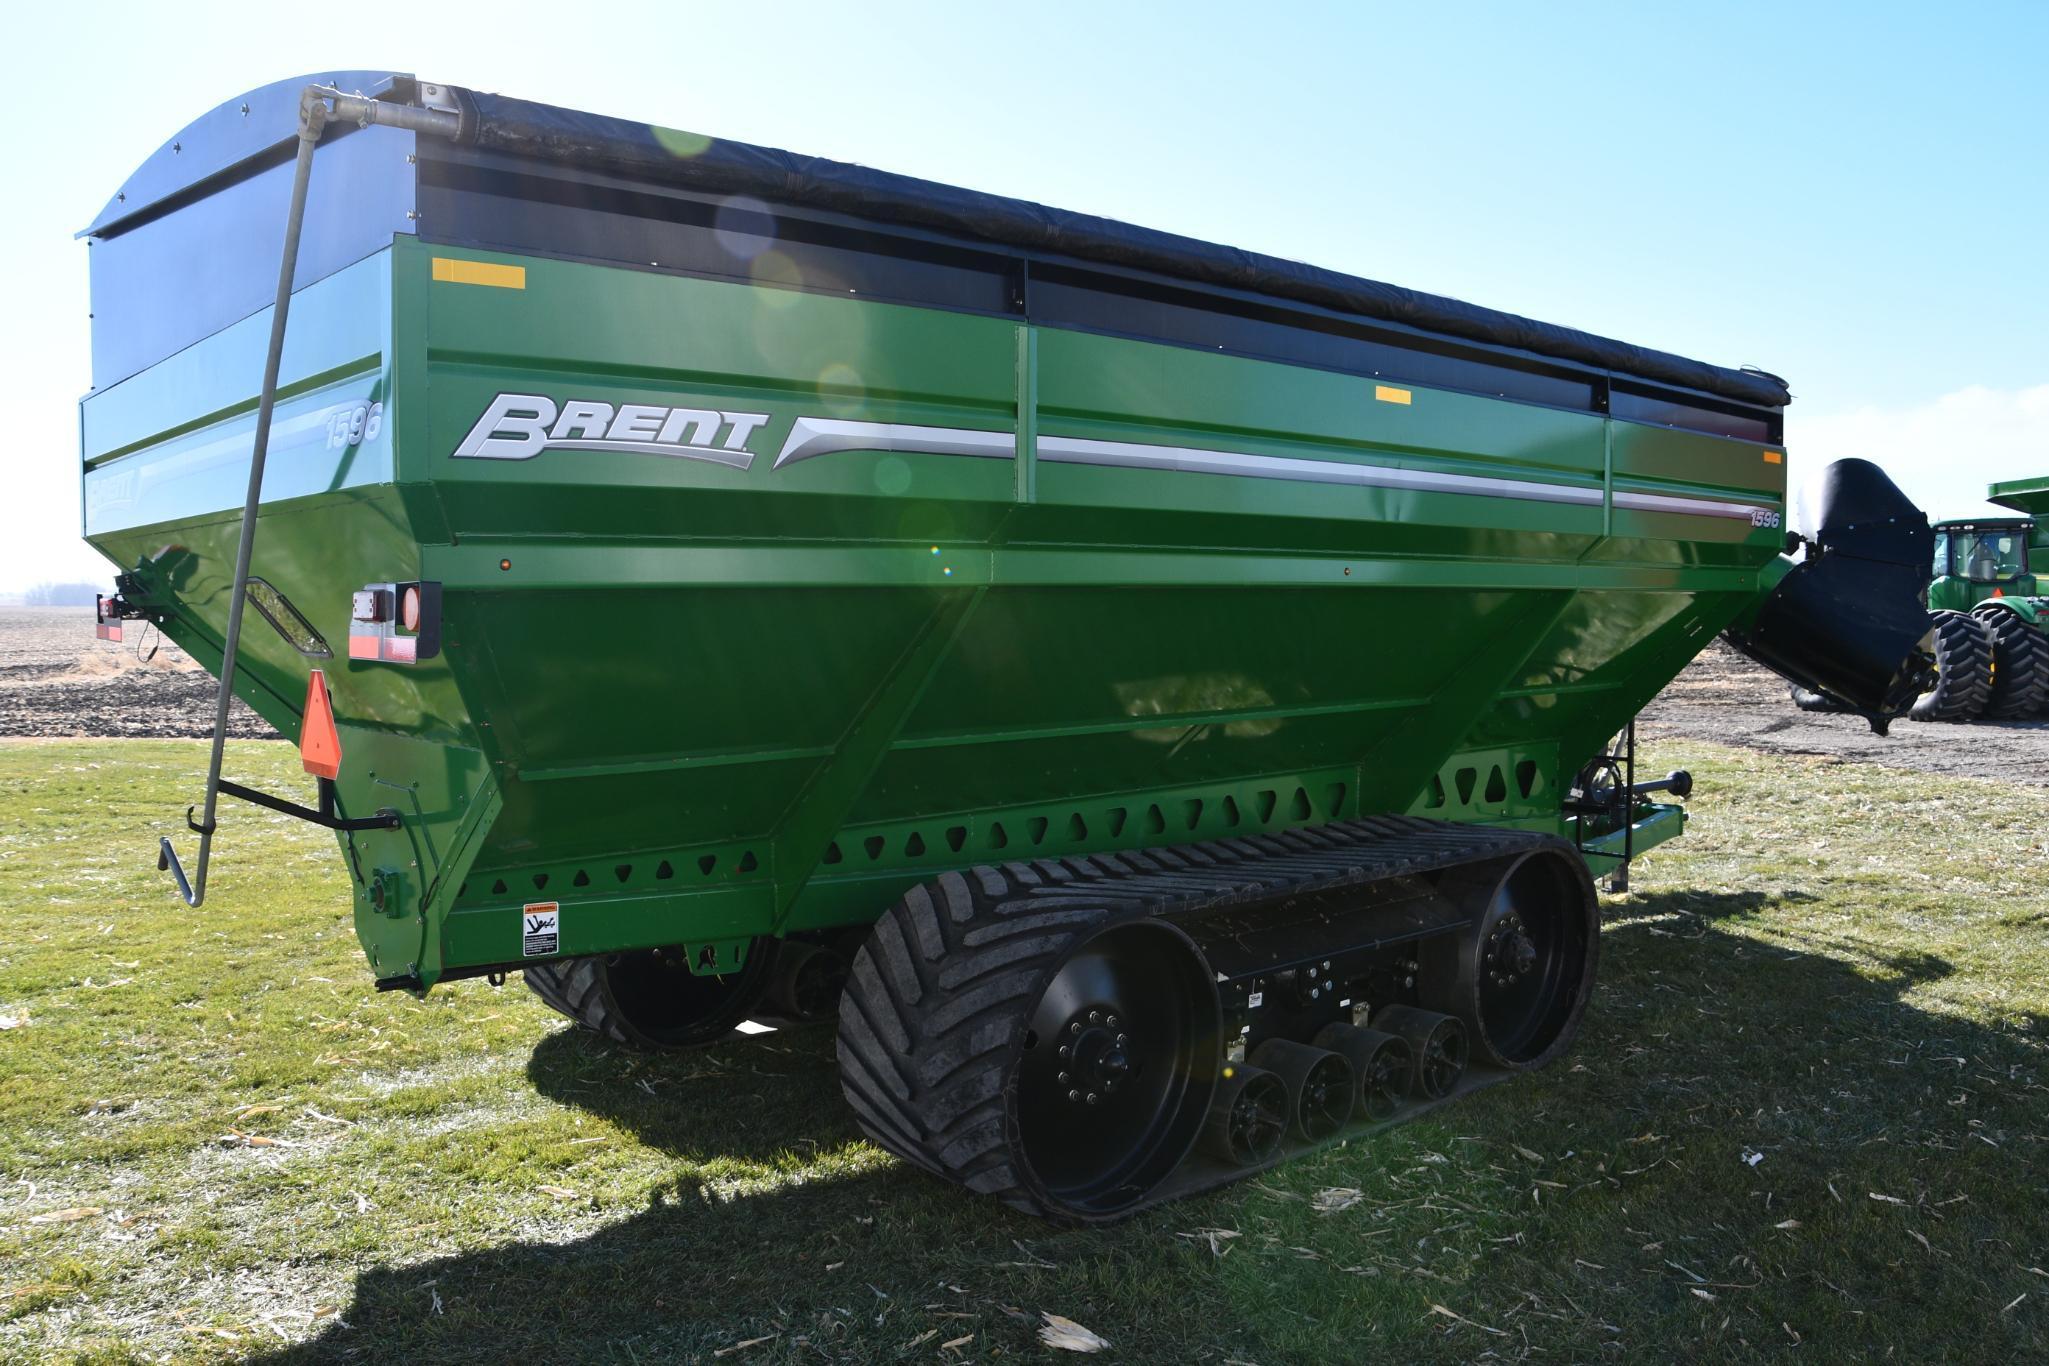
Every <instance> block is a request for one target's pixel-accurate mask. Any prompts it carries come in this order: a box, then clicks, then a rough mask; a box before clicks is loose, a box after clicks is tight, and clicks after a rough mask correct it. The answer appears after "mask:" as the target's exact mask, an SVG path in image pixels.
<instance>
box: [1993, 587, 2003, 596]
mask: <svg viewBox="0 0 2049 1366" xmlns="http://www.w3.org/2000/svg"><path fill="white" fill-rule="evenodd" d="M1992 596H1993V597H1995V598H2003V597H2005V596H2006V590H2005V589H2004V588H1995V589H1993V590H1992Z"/></svg>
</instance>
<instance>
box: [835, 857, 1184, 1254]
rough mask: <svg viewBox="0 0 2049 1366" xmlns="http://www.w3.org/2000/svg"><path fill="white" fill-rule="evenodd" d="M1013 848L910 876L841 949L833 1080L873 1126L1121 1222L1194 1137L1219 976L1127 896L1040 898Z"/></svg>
mask: <svg viewBox="0 0 2049 1366" xmlns="http://www.w3.org/2000/svg"><path fill="white" fill-rule="evenodd" d="M1034 880H1036V873H1035V870H1034V869H1033V868H1032V867H1031V866H1030V865H1026V864H1013V865H1010V866H1008V867H1007V868H988V867H984V868H974V869H970V870H968V871H967V872H965V873H947V874H946V875H944V876H943V877H941V878H939V879H938V880H937V881H935V882H931V883H927V884H925V885H923V886H920V887H914V888H912V889H911V890H910V891H909V892H908V893H906V894H905V895H904V897H903V898H902V899H901V900H900V901H898V902H897V903H896V904H895V905H894V906H892V907H890V909H889V910H888V911H886V912H885V913H884V914H883V916H882V918H881V919H880V920H878V921H877V922H876V924H875V929H874V931H873V933H871V934H870V935H869V937H868V942H867V943H866V944H864V945H862V947H861V950H860V952H859V953H857V954H855V955H854V966H853V971H852V972H851V973H850V974H849V976H848V979H847V988H846V993H845V994H844V995H843V996H842V997H841V998H840V1029H839V1064H840V1084H841V1088H842V1090H843V1091H844V1092H845V1094H846V1098H847V1103H848V1105H850V1106H851V1107H852V1108H853V1111H854V1117H855V1119H856V1120H857V1121H858V1122H859V1123H860V1125H861V1127H862V1129H864V1130H865V1131H867V1133H868V1135H869V1137H871V1138H873V1139H874V1140H875V1141H876V1142H877V1143H879V1144H881V1145H882V1146H883V1147H885V1148H887V1149H889V1150H890V1151H891V1152H893V1153H895V1154H897V1155H898V1156H899V1157H902V1158H904V1159H905V1160H906V1161H909V1162H913V1163H915V1164H917V1165H918V1166H920V1167H923V1168H925V1169H926V1170H927V1171H930V1172H932V1173H934V1174H935V1175H938V1176H942V1177H945V1178H947V1179H948V1180H951V1181H956V1182H959V1183H960V1184H961V1185H963V1186H966V1187H967V1188H968V1189H970V1190H973V1191H979V1192H981V1193H982V1194H985V1195H993V1196H995V1197H996V1198H997V1199H999V1200H1002V1201H1003V1202H1004V1203H1006V1204H1008V1205H1011V1206H1013V1207H1015V1208H1017V1209H1020V1210H1023V1211H1025V1212H1026V1213H1028V1214H1038V1215H1043V1216H1046V1217H1049V1218H1053V1219H1057V1220H1061V1221H1064V1222H1070V1223H1098V1222H1103V1221H1107V1220H1110V1219H1115V1218H1117V1217H1118V1216H1119V1215H1120V1214H1123V1213H1125V1212H1128V1211H1129V1210H1131V1209H1132V1208H1133V1207H1135V1206H1136V1205H1137V1204H1139V1203H1140V1202H1141V1201H1142V1200H1143V1199H1144V1198H1145V1197H1146V1195H1147V1194H1148V1192H1150V1191H1151V1190H1152V1189H1153V1187H1155V1186H1156V1185H1158V1184H1159V1183H1160V1181H1161V1180H1163V1179H1164V1178H1165V1177H1166V1176H1167V1175H1168V1174H1169V1173H1170V1172H1172V1171H1173V1170H1174V1168H1175V1167H1176V1166H1178V1165H1179V1164H1180V1162H1181V1160H1182V1159H1183V1158H1184V1157H1186V1156H1187V1155H1188V1152H1189V1150H1190V1149H1191V1148H1192V1147H1193V1146H1194V1145H1195V1140H1196V1138H1197V1136H1198V1135H1199V1134H1200V1133H1201V1132H1202V1129H1203V1125H1204V1121H1205V1119H1206V1118H1207V1116H1208V1111H1209V1107H1210V1098H1211V1095H1212V1093H1213V1092H1214V1091H1215V1090H1216V1079H1217V1076H1218V1074H1219V1071H1220V1070H1221V1067H1222V1062H1223V1040H1222V1028H1221V1022H1220V1014H1219V1007H1218V1002H1217V989H1216V983H1215V982H1214V980H1213V979H1212V976H1211V973H1210V971H1209V968H1208V964H1207V960H1206V959H1204V957H1203V956H1202V953H1201V951H1200V950H1199V949H1197V948H1196V946H1195V944H1194V942H1193V941H1191V940H1190V939H1189V938H1188V936H1187V935H1186V934H1184V933H1183V932H1182V931H1181V930H1179V929H1177V928H1176V927H1175V926H1173V925H1172V924H1170V923H1168V922H1167V921H1165V920H1161V919H1158V918H1156V917H1153V916H1150V915H1148V914H1145V913H1144V912H1142V911H1137V910H1124V911H1111V910H1106V909H1102V908H1098V907H1091V906H1088V905H1085V904H1084V905H1076V904H1075V902H1074V901H1072V900H1068V901H1064V902H1063V901H1049V900H1045V899H1039V900H1034V899H1031V898H1030V897H1029V896H1028V893H1029V891H1030V887H1029V886H1028V885H1027V883H1029V882H1031V881H1034Z"/></svg>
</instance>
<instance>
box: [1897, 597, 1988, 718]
mask: <svg viewBox="0 0 2049 1366" xmlns="http://www.w3.org/2000/svg"><path fill="white" fill-rule="evenodd" d="M1928 619H1929V621H1930V623H1931V624H1933V626H1934V627H1935V686H1934V687H1932V688H1930V689H1929V690H1928V691H1927V692H1924V693H1922V694H1921V696H1920V699H1919V700H1918V701H1916V702H1915V703H1914V706H1913V710H1911V711H1910V712H1908V713H1907V714H1908V715H1909V716H1911V717H1913V718H1914V719H1915V720H1916V721H1969V720H1973V719H1974V718H1976V717H1977V716H1978V715H1979V714H1980V713H1982V712H1983V711H1984V710H1985V703H1986V701H1987V700H1988V699H1989V698H1990V697H1991V695H1992V639H1993V638H1992V628H1991V627H1990V626H1988V625H1986V624H1985V623H1984V622H1983V621H1980V620H1979V619H1978V618H1976V617H1974V616H1971V615H1969V614H1967V613H1964V612H1952V611H1950V610H1949V609H1948V608H1942V609H1940V610H1938V611H1934V612H1930V613H1929V614H1928Z"/></svg>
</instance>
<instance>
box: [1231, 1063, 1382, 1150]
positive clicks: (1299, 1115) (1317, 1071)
mask: <svg viewBox="0 0 2049 1366" xmlns="http://www.w3.org/2000/svg"><path fill="white" fill-rule="evenodd" d="M1252 1062H1253V1065H1254V1066H1256V1067H1264V1068H1266V1069H1267V1070H1268V1071H1270V1072H1272V1073H1273V1074H1274V1075H1275V1076H1277V1077H1279V1078H1280V1079H1281V1080H1282V1081H1283V1082H1285V1083H1287V1087H1288V1123H1289V1128H1290V1129H1291V1130H1292V1131H1293V1133H1294V1135H1295V1137H1297V1138H1300V1139H1306V1140H1307V1141H1309V1142H1311V1143H1321V1142H1322V1141H1323V1140H1324V1139H1326V1138H1329V1137H1330V1136H1331V1135H1332V1134H1335V1133H1336V1132H1337V1131H1338V1130H1340V1129H1342V1128H1344V1127H1345V1121H1346V1120H1348V1119H1350V1118H1351V1117H1352V1100H1353V1097H1354V1094H1355V1093H1356V1092H1357V1091H1358V1089H1359V1078H1358V1074H1357V1073H1355V1072H1353V1071H1352V1064H1350V1063H1349V1062H1346V1061H1345V1059H1344V1057H1343V1055H1342V1054H1338V1053H1332V1052H1330V1051H1329V1050H1328V1049H1323V1048H1312V1047H1310V1046H1309V1045H1308V1044H1306V1043H1296V1042H1295V1041H1294V1040H1293V1039H1268V1040H1267V1041H1266V1042H1265V1043H1263V1044H1261V1045H1260V1046H1259V1047H1258V1048H1255V1049H1253V1050H1252Z"/></svg>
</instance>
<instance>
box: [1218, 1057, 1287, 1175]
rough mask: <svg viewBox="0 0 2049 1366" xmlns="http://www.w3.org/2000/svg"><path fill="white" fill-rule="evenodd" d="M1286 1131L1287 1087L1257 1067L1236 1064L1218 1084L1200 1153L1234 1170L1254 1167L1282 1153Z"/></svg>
mask: <svg viewBox="0 0 2049 1366" xmlns="http://www.w3.org/2000/svg"><path fill="white" fill-rule="evenodd" d="M1287 1131H1288V1084H1287V1083H1286V1082H1284V1081H1282V1080H1281V1079H1280V1078H1279V1077H1277V1076H1275V1075H1274V1074H1273V1073H1271V1072H1269V1071H1267V1070H1266V1069H1264V1068H1260V1067H1246V1066H1244V1065H1242V1064H1241V1065H1239V1066H1237V1067H1234V1068H1232V1069H1231V1071H1230V1075H1228V1076H1226V1077H1225V1078H1224V1079H1223V1080H1222V1081H1221V1082H1219V1083H1217V1095H1216V1099H1215V1100H1213V1101H1211V1102H1210V1107H1209V1118H1208V1119H1207V1120H1205V1121H1204V1123H1203V1126H1202V1151H1203V1152H1205V1153H1207V1154H1209V1155H1210V1156H1211V1157H1214V1158H1217V1159H1218V1160H1219V1161H1223V1162H1228V1163H1230V1164H1231V1165H1232V1166H1234V1167H1257V1166H1261V1165H1263V1164H1264V1163H1266V1162H1268V1161H1271V1160H1272V1158H1273V1155H1274V1154H1275V1153H1277V1152H1279V1151H1280V1150H1281V1137H1282V1135H1284V1134H1285V1133H1287Z"/></svg>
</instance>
